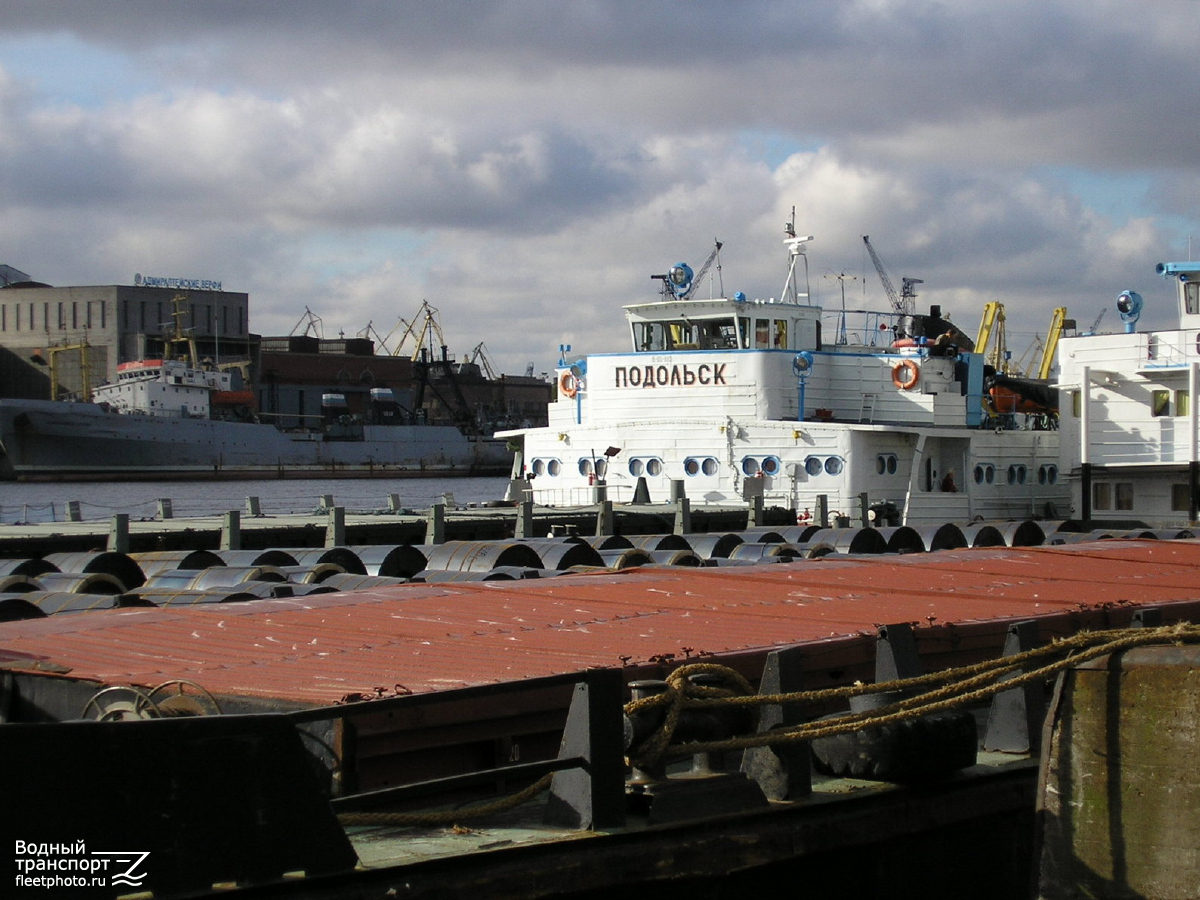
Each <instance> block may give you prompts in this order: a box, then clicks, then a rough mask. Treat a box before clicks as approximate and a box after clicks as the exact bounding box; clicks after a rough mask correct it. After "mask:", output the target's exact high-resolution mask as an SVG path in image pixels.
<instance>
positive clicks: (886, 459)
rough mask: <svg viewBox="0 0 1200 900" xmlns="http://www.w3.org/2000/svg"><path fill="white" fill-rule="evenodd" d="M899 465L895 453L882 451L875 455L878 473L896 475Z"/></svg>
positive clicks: (876, 471)
mask: <svg viewBox="0 0 1200 900" xmlns="http://www.w3.org/2000/svg"><path fill="white" fill-rule="evenodd" d="M899 467H900V466H899V463H898V462H897V461H896V454H895V453H880V454H879V455H878V456H877V457H875V474H876V475H895V474H896V471H897V470H898V469H899Z"/></svg>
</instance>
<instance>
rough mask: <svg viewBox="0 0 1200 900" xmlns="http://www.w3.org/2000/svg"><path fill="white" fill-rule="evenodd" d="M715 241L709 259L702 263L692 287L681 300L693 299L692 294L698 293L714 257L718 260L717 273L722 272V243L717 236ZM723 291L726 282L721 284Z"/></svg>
mask: <svg viewBox="0 0 1200 900" xmlns="http://www.w3.org/2000/svg"><path fill="white" fill-rule="evenodd" d="M713 243H714V244H716V246H715V247H713V251H712V253H710V254H708V259H706V260H705V261H704V265H702V266H701V267H700V271H699V272H697V273H696V275H695V277H693V278H692V287H691V289H690V290H689V291H688V292H687V293H686V294H684V295H683V296H682V297H681V298H680V299H681V300H691V299H692V294H694V293H696V289H697V288H698V287H699V286H700V283H701V282H702V281H704V276H705V275H707V274H708V270H709V268H710V267H711V266H712V264H713V260H714V259H715V260H717V274H720V272H721V261H720V253H721V246H722V244H721V242H720V241H718V240H717V239H716V238H713ZM721 293H722V294H724V293H725V285H724V284H722V285H721Z"/></svg>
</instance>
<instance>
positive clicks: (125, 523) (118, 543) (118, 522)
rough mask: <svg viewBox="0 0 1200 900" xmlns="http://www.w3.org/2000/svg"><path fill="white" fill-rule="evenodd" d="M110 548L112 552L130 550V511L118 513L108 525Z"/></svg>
mask: <svg viewBox="0 0 1200 900" xmlns="http://www.w3.org/2000/svg"><path fill="white" fill-rule="evenodd" d="M108 550H109V552H111V553H128V552H129V513H116V514H115V515H114V516H113V517H112V523H111V524H110V525H109V527H108Z"/></svg>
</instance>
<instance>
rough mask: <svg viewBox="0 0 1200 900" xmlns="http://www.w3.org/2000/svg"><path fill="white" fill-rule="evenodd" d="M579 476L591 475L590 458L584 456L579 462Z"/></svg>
mask: <svg viewBox="0 0 1200 900" xmlns="http://www.w3.org/2000/svg"><path fill="white" fill-rule="evenodd" d="M579 474H580V475H591V474H592V461H591V459H590V458H588V457H586V456H585V457H583V458H582V459H580V460H579Z"/></svg>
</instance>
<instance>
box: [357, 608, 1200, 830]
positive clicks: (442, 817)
mask: <svg viewBox="0 0 1200 900" xmlns="http://www.w3.org/2000/svg"><path fill="white" fill-rule="evenodd" d="M1196 642H1200V626H1197V625H1193V624H1191V623H1187V622H1183V623H1179V624H1177V625H1169V626H1163V627H1161V628H1120V629H1110V630H1105V631H1081V632H1079V633H1078V634H1075V635H1072V636H1070V637H1066V638H1057V639H1055V640H1054V641H1052V642H1051V643H1049V644H1046V645H1045V646H1042V647H1036V648H1034V649H1032V650H1026V651H1023V652H1021V653H1017V654H1013V655H1012V656H1003V657H999V658H997V659H993V660H988V661H985V662H981V663H976V664H974V665H970V666H960V667H958V668H954V669H945V670H942V671H940V672H934V673H931V674H928V675H920V676H917V677H915V678H905V679H901V680H898V681H888V682H878V683H874V684H866V683H862V682H859V683H856V684H853V685H847V686H845V687H837V688H825V689H822V690H815V691H794V692H790V693H783V694H756V693H754V688H753V686H752V685H751V684H750V683H749V682H748V681H747V680H746V679H745V678H744V677H743V676H742V675H741V674H740V673H738V672H737V671H735V670H733V669H730V668H728V667H726V666H721V665H717V664H714V663H693V664H690V665H686V666H681V667H680V668H678V669H676V670H674V671H673V672H671V673H670V675H668V676H667V679H666V684H667V689H666V690H665V691H663V692H662V693H660V694H655V695H653V696H649V697H643V698H641V699H638V700H634V701H631V702H630V703H627V704H626V705H625V714H626V715H627V716H632V715H635V714H638V713H645V712H651V711H653V710H656V709H660V708H662V709H665V714H664V716H663V721H662V723H661V724H660V725H659V727H658V728H657V729H656V730H655V732H654V733H653V734H651V735H650V736H649V737H648V738H646V740H644V741H643V742H642V743H641V745H640V746H638V747H637V748H635V749H634V750H633V751H632V752H631V753H630V755H629V757H628V762H629V763H630V764H631V765H633V766H637V767H650V766H653V765H655V764H657V763H660V762H662V761H664V760H668V759H678V758H683V757H686V756H690V755H692V754H695V753H713V752H721V751H730V750H747V749H750V748H753V747H767V746H777V745H783V744H789V743H797V742H803V741H812V740H815V739H817V738H822V737H830V736H832V735H836V734H844V733H847V732H852V731H859V730H861V729H863V728H869V727H882V726H885V725H889V724H893V723H896V722H903V721H905V720H908V719H915V718H920V717H922V716H928V715H932V714H934V713H939V712H945V711H947V710H951V709H958V708H960V707H963V706H969V705H972V704H977V703H980V702H982V701H984V700H986V699H988V698H989V697H991V696H993V695H995V694H997V693H1000V692H1002V691H1008V690H1013V689H1014V688H1019V687H1023V686H1024V685H1026V684H1034V683H1038V682H1045V681H1047V680H1049V679H1050V678H1051V677H1053V676H1055V675H1057V674H1058V673H1059V672H1061V671H1063V670H1064V669H1067V668H1070V667H1072V666H1077V665H1079V664H1080V663H1083V662H1087V661H1088V660H1091V659H1095V658H1097V657H1100V656H1106V655H1109V654H1112V653H1117V652H1120V651H1122V650H1129V649H1132V648H1134V647H1141V646H1146V645H1149V644H1163V643H1171V644H1176V645H1182V644H1187V643H1196ZM1043 660H1048V662H1045V663H1044V664H1042V665H1039V666H1036V667H1035V668H1032V669H1029V670H1028V671H1025V672H1021V671H1020V670H1021V669H1023V668H1024V667H1025V666H1026V665H1029V664H1032V663H1036V662H1039V661H1043ZM696 675H709V676H715V677H717V678H719V679H721V680H722V681H723V682H724V684H723V685H721V686H715V685H711V684H697V683H694V682H693V681H692V680H691V679H692V678H693V676H696ZM938 685H940V686H938ZM930 686H934V687H932V689H931V690H927V691H925V692H924V693H920V694H917V695H915V696H910V697H907V698H905V699H902V700H899V701H897V702H895V703H891V704H888V705H886V706H882V707H878V708H875V709H871V710H867V711H864V712H860V713H847V714H845V715H840V716H835V717H831V718H825V719H821V720H819V721H815V722H807V723H804V724H801V725H793V726H787V727H780V728H775V729H772V730H771V731H767V732H763V733H760V734H750V735H743V736H739V737H732V738H727V739H725V740H720V741H688V742H685V743H679V744H672V743H671V740H672V737H673V735H674V733H675V729H676V727H677V726H678V724H679V720H680V717H681V716H682V715H683V713H684V711H685V710H686V709H695V708H712V707H720V706H749V707H759V706H770V705H785V704H800V705H814V704H821V703H827V702H828V701H830V700H837V699H848V698H850V697H856V696H861V695H863V694H890V693H896V692H911V691H912V690H914V689H920V688H925V687H930ZM552 780H553V774H548V775H545V776H543V777H542V778H541V779H539V780H538V781H536V782H535V783H533V784H531V785H530V786H529V787H527V788H525V789H524V790H522V791H519V792H518V793H515V794H512V795H510V796H508V797H503V798H500V799H497V800H495V801H493V802H491V803H488V804H486V805H480V806H473V807H469V808H466V809H459V810H447V811H442V812H426V813H362V812H358V813H341V814H339V815H338V821H339V822H341V823H342V825H345V826H351V825H393V826H397V825H452V824H456V823H458V822H460V821H465V820H468V819H471V818H481V817H484V816H489V815H494V814H495V813H498V812H503V811H505V810H508V809H512V808H514V807H517V806H519V805H521V804H522V803H525V802H526V801H528V800H531V799H533V797H535V796H537V795H538V794H539V793H541V792H542V791H544V790H547V789H549V787H550V784H551V781H552Z"/></svg>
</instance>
